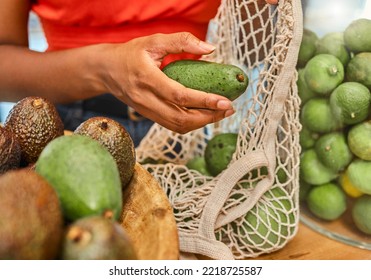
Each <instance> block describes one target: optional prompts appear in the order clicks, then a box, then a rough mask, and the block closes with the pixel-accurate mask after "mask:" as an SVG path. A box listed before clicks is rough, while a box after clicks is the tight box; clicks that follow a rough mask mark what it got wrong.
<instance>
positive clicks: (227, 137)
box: [204, 133, 238, 176]
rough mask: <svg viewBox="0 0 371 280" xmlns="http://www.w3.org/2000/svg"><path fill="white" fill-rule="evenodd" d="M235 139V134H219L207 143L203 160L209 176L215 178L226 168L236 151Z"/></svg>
mask: <svg viewBox="0 0 371 280" xmlns="http://www.w3.org/2000/svg"><path fill="white" fill-rule="evenodd" d="M237 138H238V134H237V133H220V134H217V135H215V136H214V137H213V138H211V139H210V141H209V142H208V143H207V145H206V148H205V154H204V158H205V162H206V166H207V170H208V171H209V172H210V174H211V175H213V176H217V175H218V174H219V173H220V172H222V171H223V170H224V169H226V168H227V167H228V164H229V162H230V161H231V159H232V156H233V153H234V152H235V151H236V145H237Z"/></svg>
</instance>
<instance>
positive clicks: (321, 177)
mask: <svg viewBox="0 0 371 280" xmlns="http://www.w3.org/2000/svg"><path fill="white" fill-rule="evenodd" d="M300 157H301V158H300V176H301V179H302V180H303V181H304V182H306V183H308V184H311V185H321V184H324V183H328V182H330V181H331V180H333V179H335V178H336V177H337V173H336V172H335V171H333V170H331V169H330V168H328V167H326V166H325V165H323V163H322V162H321V161H320V160H319V158H318V156H317V154H316V152H315V150H314V149H309V150H306V151H305V152H303V153H302V154H301V156H300Z"/></svg>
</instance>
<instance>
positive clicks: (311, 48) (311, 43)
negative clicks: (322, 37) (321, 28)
mask: <svg viewBox="0 0 371 280" xmlns="http://www.w3.org/2000/svg"><path fill="white" fill-rule="evenodd" d="M317 40H318V37H317V34H316V33H314V32H313V31H311V30H309V29H306V28H304V30H303V37H302V39H301V44H300V49H299V54H298V63H297V67H298V68H302V67H304V66H305V64H307V62H308V61H309V59H311V58H312V57H313V56H314V54H315V53H316V42H317Z"/></svg>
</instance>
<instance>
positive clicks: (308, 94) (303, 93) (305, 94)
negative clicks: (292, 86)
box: [296, 68, 316, 105]
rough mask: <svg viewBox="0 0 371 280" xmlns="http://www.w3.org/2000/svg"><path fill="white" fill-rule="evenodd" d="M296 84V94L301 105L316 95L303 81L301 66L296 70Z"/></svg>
mask: <svg viewBox="0 0 371 280" xmlns="http://www.w3.org/2000/svg"><path fill="white" fill-rule="evenodd" d="M296 84H297V86H298V94H299V97H300V100H301V105H303V104H304V103H305V102H307V101H308V100H309V99H311V98H313V97H314V96H316V93H315V92H314V91H312V90H310V89H309V88H308V86H307V83H306V82H305V79H304V69H303V68H301V69H299V70H298V80H297V81H296Z"/></svg>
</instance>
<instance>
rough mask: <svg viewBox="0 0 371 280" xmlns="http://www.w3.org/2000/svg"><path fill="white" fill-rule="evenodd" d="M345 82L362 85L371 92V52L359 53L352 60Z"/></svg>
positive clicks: (346, 72)
mask: <svg viewBox="0 0 371 280" xmlns="http://www.w3.org/2000/svg"><path fill="white" fill-rule="evenodd" d="M345 80H346V81H348V82H358V83H361V84H362V85H364V86H366V87H367V88H368V89H369V90H371V52H363V53H359V54H356V55H355V56H353V57H352V58H351V59H350V61H349V63H348V65H347V68H346V71H345Z"/></svg>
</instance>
